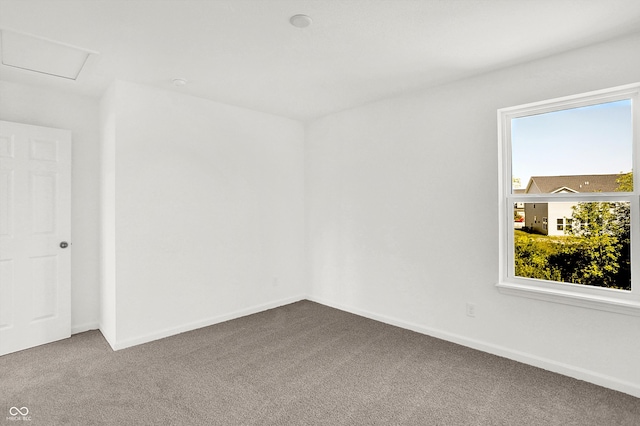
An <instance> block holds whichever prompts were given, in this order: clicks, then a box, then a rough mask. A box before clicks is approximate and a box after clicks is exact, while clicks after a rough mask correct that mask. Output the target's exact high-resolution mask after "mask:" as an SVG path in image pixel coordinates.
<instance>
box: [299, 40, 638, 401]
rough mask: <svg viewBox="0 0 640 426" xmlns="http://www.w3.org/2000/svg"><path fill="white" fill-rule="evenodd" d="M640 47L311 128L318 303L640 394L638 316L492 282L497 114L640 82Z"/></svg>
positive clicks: (597, 49) (585, 55)
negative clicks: (470, 306)
mask: <svg viewBox="0 0 640 426" xmlns="http://www.w3.org/2000/svg"><path fill="white" fill-rule="evenodd" d="M638 52H640V36H635V37H630V38H626V39H621V40H617V41H613V42H609V43H605V44H601V45H597V46H593V47H590V48H587V49H583V50H577V51H573V52H571V53H567V54H563V55H559V56H555V57H549V58H547V59H544V60H540V61H536V62H532V63H529V64H525V65H522V66H517V67H512V68H508V69H504V70H501V71H496V72H492V73H488V74H485V75H482V76H479V77H476V78H472V79H467V80H464V81H459V82H457V83H453V84H449V85H444V86H441V87H437V88H434V89H431V90H427V91H423V92H420V93H415V94H411V95H407V96H403V97H398V98H394V99H388V100H384V101H381V102H377V103H373V104H369V105H366V106H362V107H360V108H355V109H351V110H348V111H343V112H339V113H335V114H331V115H328V116H326V117H324V118H321V119H319V120H316V121H314V122H312V123H310V124H309V125H308V126H307V128H306V153H305V171H306V186H307V188H306V190H307V192H306V209H307V210H306V212H307V231H306V232H307V241H308V244H307V259H308V263H307V265H308V270H307V277H308V283H309V284H308V286H309V287H308V290H309V294H310V298H311V299H312V300H317V301H320V302H323V303H326V304H329V305H333V306H336V307H340V308H343V309H346V310H349V311H352V312H356V313H360V314H364V315H366V316H370V317H373V318H377V319H381V320H384V321H387V322H391V323H395V324H399V325H402V326H404V327H408V328H413V329H415V330H419V331H422V332H426V333H429V334H432V335H436V336H440V337H444V338H446V339H449V340H453V341H457V342H461V343H463V344H466V345H469V346H472V347H476V348H480V349H483V350H486V351H489V352H493V353H498V354H501V355H505V356H508V357H511V358H514V359H519V360H522V361H526V362H529V363H532V364H534V365H538V366H542V367H544V368H548V369H552V370H554V371H559V372H562V373H565V374H569V375H573V376H576V377H580V378H583V379H586V380H590V381H592V382H596V383H600V384H603V385H605V386H611V387H614V388H616V389H620V390H623V391H625V392H629V393H632V394H635V395H636V396H640V339H637V338H636V336H637V334H638V330H640V317H633V316H625V315H618V314H613V313H608V312H602V311H593V310H587V309H583V308H579V307H573V306H567V305H561V304H554V303H547V302H542V301H536V300H531V299H525V298H519V297H514V296H507V295H503V294H500V293H498V291H497V290H496V288H495V287H494V285H495V284H496V282H497V280H498V202H497V200H498V149H497V124H496V121H497V119H496V110H497V109H498V108H503V107H508V106H513V105H519V104H523V103H528V102H533V101H538V100H544V99H549V98H554V97H559V96H564V95H570V94H576V93H581V92H586V91H591V90H596V89H602V88H606V87H612V86H616V85H622V84H628V83H632V82H636V81H638V80H639V79H640V55H638ZM470 208H473V210H474V211H473V212H471V213H470V212H469V209H470ZM528 219H529V218H528ZM459 224H466V226H460V225H459ZM467 302H471V303H474V304H476V317H475V318H471V317H468V316H466V314H465V306H466V303H467Z"/></svg>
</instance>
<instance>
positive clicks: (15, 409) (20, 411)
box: [9, 407, 29, 416]
mask: <svg viewBox="0 0 640 426" xmlns="http://www.w3.org/2000/svg"><path fill="white" fill-rule="evenodd" d="M18 414H20V415H21V416H26V415H27V414H29V409H28V408H27V407H22V408H18V407H11V408H10V409H9V415H10V416H17V415H18Z"/></svg>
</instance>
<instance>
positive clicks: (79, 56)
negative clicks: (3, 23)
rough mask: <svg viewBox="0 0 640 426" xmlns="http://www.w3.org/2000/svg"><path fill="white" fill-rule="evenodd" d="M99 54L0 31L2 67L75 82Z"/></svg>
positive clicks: (29, 36) (13, 32) (16, 33)
mask: <svg viewBox="0 0 640 426" xmlns="http://www.w3.org/2000/svg"><path fill="white" fill-rule="evenodd" d="M95 53H97V52H94V51H91V50H87V49H82V48H79V47H75V46H71V45H67V44H64V43H60V42H56V41H53V40H49V39H46V38H42V37H37V36H33V35H29V34H24V33H20V32H17V31H12V30H7V29H0V54H1V56H2V65H6V66H8V67H13V68H19V69H23V70H27V71H33V72H37V73H41V74H47V75H51V76H55V77H61V78H66V79H69V80H76V79H77V78H78V76H79V75H80V72H81V71H82V68H83V67H84V64H85V63H86V62H87V59H89V56H90V55H91V54H95Z"/></svg>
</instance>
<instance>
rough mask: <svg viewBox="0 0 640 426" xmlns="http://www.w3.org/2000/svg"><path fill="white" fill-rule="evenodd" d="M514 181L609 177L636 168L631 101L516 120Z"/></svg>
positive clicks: (514, 125)
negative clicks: (532, 177)
mask: <svg viewBox="0 0 640 426" xmlns="http://www.w3.org/2000/svg"><path fill="white" fill-rule="evenodd" d="M511 149H512V173H513V177H514V178H516V177H518V178H520V180H521V184H522V185H521V187H522V188H525V187H526V186H527V183H528V182H529V178H530V177H531V176H554V175H578V174H609V173H620V172H624V173H626V172H630V171H631V168H632V157H633V150H632V126H631V101H630V100H623V101H617V102H610V103H606V104H599V105H592V106H588V107H582V108H574V109H569V110H563V111H557V112H551V113H546V114H539V115H532V116H528V117H521V118H516V119H513V120H512V121H511Z"/></svg>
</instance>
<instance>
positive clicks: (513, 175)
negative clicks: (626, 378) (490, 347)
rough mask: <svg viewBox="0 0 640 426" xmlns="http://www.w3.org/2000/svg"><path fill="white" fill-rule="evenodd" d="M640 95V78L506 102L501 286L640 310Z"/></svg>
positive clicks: (503, 111)
mask: <svg viewBox="0 0 640 426" xmlns="http://www.w3.org/2000/svg"><path fill="white" fill-rule="evenodd" d="M639 101H640V84H633V85H628V86H622V87H617V88H613V89H607V90H601V91H597V92H591V93H586V94H582V95H575V96H570V97H566V98H559V99H553V100H549V101H543V102H537V103H533V104H527V105H521V106H516V107H510V108H504V109H501V110H499V111H498V121H499V130H500V135H499V142H500V150H499V155H500V158H501V161H500V162H499V164H500V176H501V179H500V200H499V205H500V280H499V283H498V285H497V287H498V289H499V290H500V291H501V292H503V293H507V294H513V295H518V296H525V297H533V298H537V299H542V300H548V301H554V302H560V303H567V304H573V305H579V306H584V307H590V308H596V309H603V310H609V311H614V312H621V313H627V314H632V315H640V223H639V221H638V218H639V217H640V183H639V182H640V179H639V178H638V176H637V173H636V174H635V175H634V173H633V171H634V170H637V169H638V166H640V141H639V137H638V133H639V132H640V128H638V124H637V123H640V107H638V102H639ZM634 126H635V128H634ZM513 182H521V183H522V184H523V187H524V188H526V189H525V190H518V191H516V190H515V188H514V185H513ZM515 204H521V205H524V221H525V224H526V226H525V227H523V228H522V229H519V228H514V226H513V223H512V220H511V219H510V218H511V217H513V206H514V205H515ZM534 213H535V215H534ZM527 214H529V215H527ZM538 215H540V217H541V218H542V220H541V221H539V219H538ZM554 222H555V226H553V225H552V226H549V223H551V224H553V223H554ZM633 259H638V260H635V261H632V260H633Z"/></svg>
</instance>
